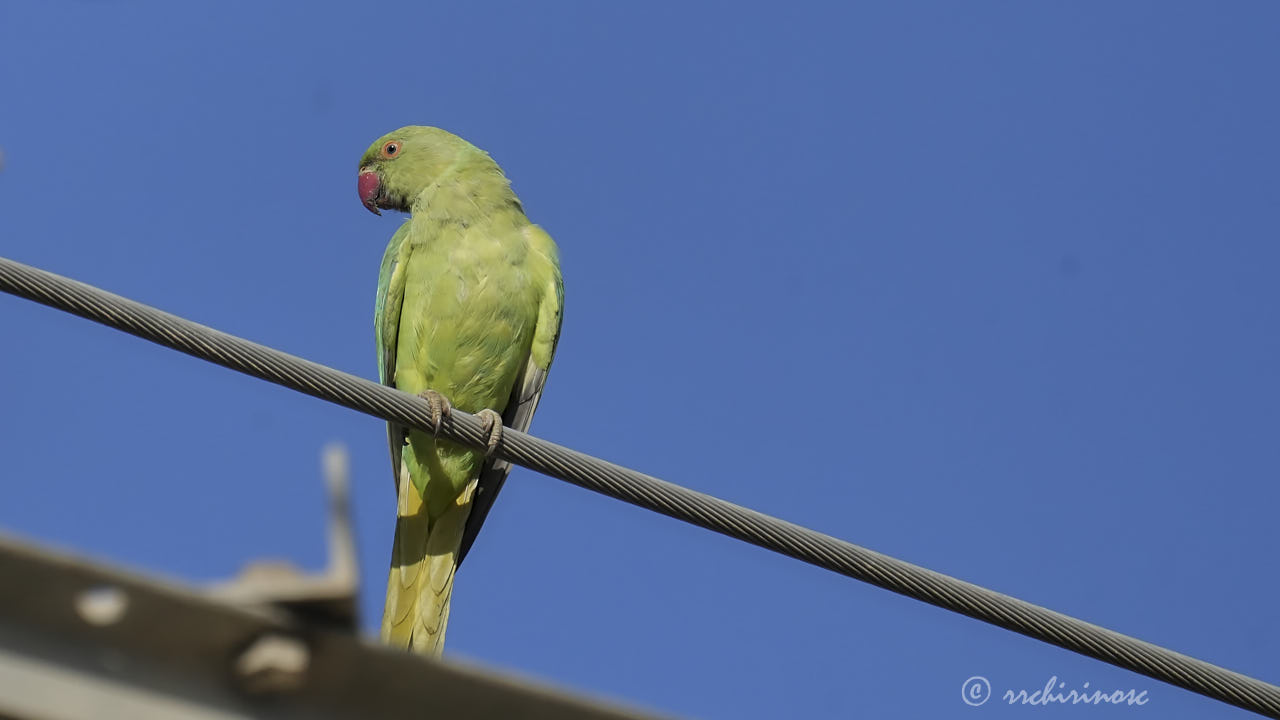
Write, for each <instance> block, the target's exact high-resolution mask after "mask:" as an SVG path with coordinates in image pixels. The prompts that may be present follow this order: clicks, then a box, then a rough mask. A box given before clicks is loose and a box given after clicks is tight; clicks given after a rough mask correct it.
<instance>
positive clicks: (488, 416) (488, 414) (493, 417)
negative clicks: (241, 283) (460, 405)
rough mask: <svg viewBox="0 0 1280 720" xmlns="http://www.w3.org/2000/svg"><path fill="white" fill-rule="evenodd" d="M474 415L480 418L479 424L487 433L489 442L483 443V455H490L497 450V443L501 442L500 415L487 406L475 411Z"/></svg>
mask: <svg viewBox="0 0 1280 720" xmlns="http://www.w3.org/2000/svg"><path fill="white" fill-rule="evenodd" d="M476 417H477V418H480V426H481V427H482V428H484V431H485V433H487V434H488V435H489V442H488V443H487V444H486V445H485V449H484V456H485V457H491V456H492V455H493V454H494V453H495V452H497V450H498V445H499V444H501V443H502V416H501V415H499V414H498V413H496V412H494V411H493V410H490V409H489V408H485V409H483V410H481V411H480V412H478V413H476Z"/></svg>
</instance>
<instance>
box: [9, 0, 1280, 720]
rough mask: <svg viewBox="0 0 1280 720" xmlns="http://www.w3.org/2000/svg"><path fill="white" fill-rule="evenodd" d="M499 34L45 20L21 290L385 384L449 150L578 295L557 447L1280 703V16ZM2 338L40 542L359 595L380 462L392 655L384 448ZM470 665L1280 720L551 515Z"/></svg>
mask: <svg viewBox="0 0 1280 720" xmlns="http://www.w3.org/2000/svg"><path fill="white" fill-rule="evenodd" d="M461 5H462V4H460V3H455V4H450V5H447V6H446V5H440V6H436V5H432V4H426V3H361V4H358V5H357V4H354V3H353V4H350V5H346V4H343V5H339V4H336V3H334V4H324V3H308V4H305V5H304V4H302V3H296V4H286V3H275V4H273V3H163V2H123V1H122V2H112V1H109V0H99V1H86V2H52V1H51V2H26V3H20V2H9V3H5V4H3V5H0V149H2V150H3V153H4V158H5V166H4V169H3V171H0V238H3V239H2V240H0V254H3V255H4V256H7V257H11V258H14V259H17V260H20V261H23V262H27V263H30V264H34V265H37V266H40V267H43V268H46V269H49V270H52V271H55V272H58V273H62V274H65V275H69V276H72V277H75V278H77V279H80V280H83V281H85V282H89V283H92V284H96V285H99V286H101V287H104V288H106V289H108V290H111V291H113V292H117V293H120V294H123V295H126V296H129V297H132V298H135V299H137V300H140V301H143V302H147V303H151V304H154V305H157V306H159V307H161V308H163V309H165V310H168V311H171V312H175V313H178V314H181V315H184V316H186V317H189V318H191V319H193V320H196V321H198V322H202V323H205V324H208V325H212V326H215V327H218V328H220V329H223V330H226V331H229V332H232V333H236V334H239V335H242V336H245V337H248V338H250V339H252V340H255V341H258V342H263V343H266V344H269V345H272V346H275V347H278V348H281V349H283V350H286V351H288V352H292V353H296V354H299V355H302V356H304V357H307V358H309V359H312V360H315V361H318V362H322V363H325V364H328V365H332V366H335V367H338V368H341V369H343V370H347V371H350V372H354V373H357V374H360V375H363V376H365V377H370V378H373V377H376V368H375V362H374V350H373V338H372V326H371V318H372V308H373V294H374V286H375V283H376V276H377V266H378V261H379V258H380V257H381V253H382V249H383V247H384V245H385V243H386V240H387V239H388V238H389V237H390V235H391V233H392V232H393V231H394V229H395V227H396V224H397V222H398V221H397V220H396V219H393V218H389V217H383V218H375V217H373V216H372V215H370V214H369V213H367V212H366V211H365V210H364V209H363V208H362V207H361V206H360V203H359V200H358V199H357V197H356V192H355V176H356V162H357V160H358V158H359V156H360V154H361V152H362V151H363V150H364V148H365V147H366V146H367V145H368V144H369V143H370V142H372V140H373V139H375V138H376V137H378V136H379V135H381V134H383V133H385V132H387V131H389V130H391V129H394V128H396V127H399V126H402V125H407V124H431V125H438V126H441V127H444V128H447V129H449V130H452V131H454V132H457V133H458V134H461V135H463V136H464V137H466V138H467V139H469V140H471V141H472V142H474V143H476V144H477V145H479V146H481V147H483V148H485V149H486V150H488V151H489V152H490V153H491V154H492V155H493V156H494V157H495V158H496V159H497V160H498V161H499V162H500V163H501V164H502V165H503V167H504V168H505V169H506V171H507V174H508V176H509V177H510V178H511V179H512V181H513V183H514V187H515V189H516V191H517V192H518V193H519V194H520V196H521V197H522V199H523V200H524V202H525V206H526V209H527V210H528V212H529V215H530V216H531V218H532V219H533V220H534V221H535V222H538V223H539V224H541V225H542V226H544V227H545V228H546V229H547V230H548V231H549V232H550V233H551V234H552V235H553V236H554V237H555V238H556V239H557V241H558V242H559V244H560V247H561V254H562V264H563V269H564V275H565V282H566V306H567V310H566V316H565V323H564V328H563V337H562V340H561V344H560V348H559V354H558V357H557V359H556V364H555V367H554V369H553V371H552V374H551V379H550V383H549V385H548V388H547V393H546V395H545V397H544V399H543V403H542V405H541V407H540V409H539V413H538V417H537V419H536V421H535V423H534V432H535V433H536V434H538V435H541V436H544V437H546V438H548V439H551V440H554V441H556V442H559V443H562V444H565V445H569V446H571V447H574V448H576V449H579V450H582V451H584V452H588V453H591V454H594V455H598V456H601V457H604V458H607V459H609V460H612V461H615V462H619V463H622V464H625V465H629V466H632V467H635V468H637V469H640V470H643V471H645V472H648V473H651V474H654V475H657V476H659V477H662V478H664V479H668V480H671V481H674V482H677V483H680V484H683V485H687V486H690V487H693V488H696V489H698V490H701V491H704V492H709V493H712V494H715V495H718V496H720V497H724V498H727V499H730V500H733V501H735V502H738V503H741V504H744V505H747V506H750V507H753V508H755V509H758V510H761V511H764V512H768V513H771V514H775V515H779V516H781V517H783V518H786V519H788V520H792V521H795V522H798V523H801V524H804V525H807V526H810V527H814V528H816V529H819V530H822V531H824V532H827V533H830V534H833V535H836V536H839V537H841V538H845V539H847V540H850V541H852V542H855V543H859V544H862V545H865V546H867V547H870V548H873V549H875V550H879V551H881V552H885V553H888V554H891V555H895V556H898V557H901V558H903V559H906V560H909V561H912V562H915V563H918V564H921V565H924V566H927V567H930V568H932V569H935V570H938V571H941V572H945V573H948V574H952V575H955V576H957V577H960V578H963V579H965V580H968V581H971V582H975V583H978V584H982V585H985V586H988V587H991V588H993V589H996V590H999V591H1001V592H1005V593H1008V594H1011V595H1014V596H1017V597H1020V598H1023V599H1026V600H1029V601H1032V602H1036V603H1039V604H1043V605H1046V606H1048V607H1050V608H1053V609H1055V610H1059V611H1061V612H1065V613H1069V614H1072V615H1075V616H1078V617H1081V618H1084V619H1086V620H1089V621H1091V622H1095V623H1098V624H1101V625H1105V626H1108V627H1111V628H1113V629H1116V630H1119V631H1121V632H1125V633H1129V634H1132V635H1136V636H1138V637H1141V638H1143V639H1146V640H1149V641H1152V642H1156V643H1159V644H1163V645H1166V646H1168V647H1171V648H1174V649H1176V650H1179V651H1181V652H1185V653H1188V654H1191V655H1195V656H1197V657H1200V658H1203V659H1205V660H1208V661H1211V662H1215V663H1218V664H1221V665H1225V666H1227V667H1229V668H1232V669H1235V670H1239V671H1241V672H1245V673H1248V674H1252V675H1255V676H1258V677H1261V678H1263V679H1266V680H1270V681H1277V680H1280V675H1277V674H1276V670H1275V658H1276V656H1277V654H1278V651H1280V647H1278V646H1280V631H1278V630H1277V620H1278V619H1280V611H1278V610H1277V605H1276V603H1275V597H1276V593H1277V590H1280V588H1278V587H1277V581H1276V579H1275V573H1274V572H1272V569H1273V567H1274V554H1273V548H1274V547H1275V546H1276V541H1277V539H1278V537H1280V529H1277V527H1276V523H1275V508H1276V504H1277V502H1278V501H1280V490H1278V489H1277V484H1276V482H1275V480H1276V478H1277V475H1278V474H1280V442H1277V432H1278V430H1280V374H1278V372H1277V368H1280V333H1277V331H1276V330H1277V322H1278V320H1280V317H1278V314H1280V286H1278V285H1277V283H1276V281H1275V272H1276V267H1277V266H1278V265H1280V244H1278V243H1277V231H1280V174H1278V173H1277V168H1278V167H1280V139H1278V137H1280V136H1278V134H1277V128H1280V100H1277V95H1276V92H1275V82H1276V72H1277V68H1278V67H1280V44H1278V43H1276V41H1275V29H1276V27H1277V26H1278V25H1280V5H1277V4H1276V3H1274V2H1269V1H1261V0H1258V1H1245V0H1240V1H1237V2H1232V3H1212V2H1194V3H1193V2H1177V1H1170V0H1162V1H1159V2H1156V1H1151V2H1076V3H1046V2H1029V3H1010V2H989V1H986V0H980V1H975V2H967V3H956V2H948V1H946V0H938V1H937V2H929V1H925V0H918V1H914V2H875V3H870V2H859V3H850V4H845V5H844V6H843V7H842V8H840V9H835V8H831V7H826V6H818V5H809V6H802V5H798V4H784V3H779V4H764V3H758V4H757V3H734V4H730V3H718V4H711V3H707V4H676V3H670V4H662V3H657V4H643V5H641V4H634V5H623V4H614V3H586V2H580V3H543V4H538V6H537V7H535V6H534V5H532V4H514V3H513V4H505V5H504V4H485V3H470V4H467V5H466V6H465V7H462V6H461ZM0 327H3V329H4V334H5V337H6V338H7V339H8V340H7V346H6V350H5V352H3V353H0V377H2V378H3V407H4V411H3V412H0V438H3V440H2V441H0V447H2V448H3V450H4V457H5V462H4V475H5V482H4V485H3V493H0V528H2V529H4V530H7V531H11V532H16V533H19V534H21V535H23V536H26V537H29V538H32V539H35V540H38V541H40V542H45V543H50V544H54V545H57V546H62V547H69V548H73V549H75V550H78V551H82V552H84V553H87V554H90V555H92V556H94V557H97V558H101V559H104V560H108V561H112V562H117V563H123V564H126V565H129V566H133V567H137V568H142V569H145V570H148V571H152V572H155V573H160V574H163V575H166V576H171V577H176V578H181V579H186V580H192V581H206V580H211V579H216V578H223V577H226V576H229V575H232V574H234V573H235V572H236V571H237V569H238V568H239V567H240V566H241V565H242V564H244V563H245V562H247V561H249V560H252V559H255V558H261V557H264V556H277V557H285V558H289V559H291V560H293V561H295V562H297V563H299V564H302V565H304V566H307V567H318V566H320V565H321V564H323V562H324V547H325V546H324V542H323V538H324V536H323V531H324V525H323V520H324V497H323V489H322V485H321V483H320V473H319V451H320V448H321V446H322V445H323V444H324V443H326V442H328V441H333V440H338V441H342V442H344V443H346V444H347V445H348V446H349V448H350V450H351V453H352V463H353V472H354V478H353V479H354V482H355V502H356V512H357V522H358V524H359V527H358V531H359V539H360V543H361V546H360V557H361V561H362V563H363V567H364V570H365V578H364V593H363V596H362V600H363V603H364V618H365V620H364V624H365V627H366V629H368V630H372V628H373V627H374V625H375V623H376V618H377V616H378V614H379V612H380V605H381V601H382V592H383V590H384V588H385V576H384V569H385V567H386V565H387V559H388V557H389V544H390V540H391V530H392V521H393V516H394V504H393V503H394V500H393V497H392V494H391V482H390V480H389V477H388V474H389V472H390V470H389V464H388V461H387V459H386V457H385V454H386V446H385V440H384V436H383V429H382V426H381V424H380V423H379V422H377V421H376V420H373V419H371V418H368V417H366V416H362V415H358V414H356V413H353V412H350V411H347V410H343V409H341V408H337V407H334V406H329V405H326V404H324V403H321V402H319V401H316V400H313V399H310V398H306V397H303V396H300V395H297V394H294V393H292V392H289V391H286V390H283V389H281V388H277V387H274V386H271V385H268V384H265V383H262V382H259V381H256V380H252V379H249V378H246V377H243V376H239V375H236V374H233V373H230V372H228V371H225V370H223V369H220V368H217V367H214V366H211V365H207V364H203V363H200V362H198V361H196V360H193V359H190V358H187V357H185V356H182V355H179V354H176V353H173V352H170V351H167V350H163V349H160V348H157V347H156V346H153V345H150V344H147V343H144V342H140V341H138V340H136V339H134V338H131V337H128V336H125V335H122V334H119V333H116V332H114V331H110V330H106V329H103V328H101V327H97V326H94V325H91V324H89V323H87V322H85V321H82V320H79V319H76V318H72V317H70V316H67V315H63V314H60V313H57V312H55V311H52V310H49V309H46V308H43V307H40V306H36V305H34V304H31V303H28V302H25V301H20V300H17V299H14V298H8V299H6V298H0ZM685 429H692V432H685V431H684V430H685ZM449 652H450V653H451V654H453V655H454V656H456V657H461V658H466V659H469V660H473V661H478V662H481V663H484V664H487V665H492V666H496V667H501V668H507V669H511V670H515V671H517V672H519V673H522V674H525V675H528V676H532V677H535V678H540V679H543V680H546V681H550V682H553V683H556V684H559V685H562V686H566V687H569V688H575V689H578V690H581V691H586V692H589V693H592V694H596V695H600V696H604V697H609V698H616V699H620V700H623V701H626V702H629V703H632V704H635V705H638V706H641V707H647V708H652V709H654V710H658V711H663V712H667V713H671V714H674V715H682V716H691V717H707V718H713V717H714V718H778V717H833V718H840V717H861V716H867V717H879V718H898V717H900V718H915V717H988V718H994V717H1011V718H1016V717H1030V716H1032V715H1037V716H1038V715H1044V716H1053V717H1066V716H1068V715H1070V716H1071V717H1084V716H1086V715H1087V716H1089V717H1091V718H1103V717H1117V718H1119V717H1160V718H1218V717H1221V718H1235V717H1246V716H1247V714H1246V713H1244V712H1243V711H1238V710H1235V709H1233V708H1230V707H1227V706H1224V705H1221V704H1219V703H1216V702H1214V701H1210V700H1207V699H1204V698H1200V697H1198V696H1195V695H1193V694H1191V693H1188V692H1185V691H1182V690H1178V689H1175V688H1173V687H1169V686H1165V685H1162V684H1159V683H1157V682H1155V681H1153V680H1148V679H1146V678H1144V677H1141V676H1138V675H1135V674H1132V673H1129V672H1126V671H1122V670H1118V669H1115V668H1112V667H1110V666H1107V665H1104V664H1101V663H1098V662H1096V661H1092V660H1088V659H1085V658H1081V657H1078V656H1075V655H1073V654H1071V653H1068V652H1066V651H1064V650H1059V649H1057V648H1054V647H1050V646H1047V645H1044V644H1041V643H1038V642H1036V641H1033V640H1029V639H1026V638H1023V637H1020V636H1017V635H1014V634H1011V633H1009V632H1006V631H1003V630H999V629H996V628H993V627H990V626H986V625H983V624H981V623H977V622H975V621H972V620H969V619H967V618H964V617H960V616H957V615H953V614H950V613H947V612H944V611H942V610H939V609H936V608H933V607H930V606H927V605H924V604H921V603H918V602H915V601H912V600H909V599H906V598H903V597H900V596H896V595H893V594H890V593H887V592H884V591H882V590H879V589H876V588H873V587H870V586H867V585H862V584H859V583H857V582H854V581H850V580H847V579H845V578H842V577H838V576H836V575H833V574H830V573H827V572H825V571H822V570H818V569H816V568H812V567H808V566H805V565H801V564H799V563H796V562H794V561H791V560H788V559H785V558H782V557H780V556H775V555H772V554H770V553H767V552H764V551H762V550H759V549H756V548H754V547H749V546H746V545H743V544H740V543H736V542H734V541H731V540H728V539H725V538H722V537H719V536H715V535H712V534H710V533H707V532H705V531H702V530H698V529H696V528H693V527H689V526H685V525H682V524H679V523H677V522H675V521H672V520H669V519H666V518H663V517H659V516H656V515H652V514H649V513H646V512H643V511H640V510H637V509H635V508H632V507H629V506H626V505H623V504H621V503H618V502H615V501H612V500H609V499H606V498H603V497H599V496H595V495H592V494H590V493H587V492H584V491H582V490H579V489H576V488H573V487H570V486H567V485H565V484H562V483H560V482H558V481H555V480H551V479H548V478H544V477H542V476H539V475H536V474H534V473H531V472H528V471H524V470H517V471H516V472H515V474H514V475H513V476H512V479H511V481H510V482H509V483H508V484H507V487H506V489H505V490H504V492H503V496H502V498H501V499H500V501H499V503H498V505H497V506H496V508H495V509H494V511H493V513H492V514H491V515H490V519H489V521H488V523H487V525H486V528H485V531H484V533H483V534H482V535H481V537H480V540H479V542H478V543H477V545H476V547H475V550H474V551H473V553H472V555H471V556H470V558H469V559H468V561H467V564H466V566H464V568H463V569H462V571H461V572H460V574H459V576H458V581H457V587H456V590H455V594H454V608H453V612H452V615H451V622H450V629H449ZM973 675H982V676H985V677H987V678H989V680H990V682H991V685H992V687H993V688H994V689H995V690H996V692H997V693H1000V692H1002V691H1003V690H1006V689H1014V690H1017V689H1022V688H1025V689H1029V690H1034V689H1035V688H1038V687H1042V686H1043V685H1044V684H1045V682H1046V681H1047V680H1048V678H1050V677H1052V676H1057V677H1059V678H1061V679H1062V680H1063V681H1065V682H1067V683H1068V687H1081V686H1083V684H1084V683H1085V682H1088V683H1090V687H1092V688H1098V687H1104V688H1119V689H1129V688H1135V689H1138V690H1146V691H1147V692H1148V696H1149V698H1150V702H1149V703H1148V704H1147V705H1146V706H1143V707H1140V708H1133V707H1121V708H1079V707H1076V708H1070V709H1066V708H1026V707H1008V706H1003V707H1002V706H1001V705H1000V703H998V702H997V701H995V700H993V701H992V702H990V703H988V704H987V705H984V706H982V707H979V708H970V707H967V706H965V705H964V704H963V703H962V702H961V698H960V688H961V684H962V683H963V682H964V681H965V679H966V678H968V677H970V676H973ZM424 702H428V700H427V699H424Z"/></svg>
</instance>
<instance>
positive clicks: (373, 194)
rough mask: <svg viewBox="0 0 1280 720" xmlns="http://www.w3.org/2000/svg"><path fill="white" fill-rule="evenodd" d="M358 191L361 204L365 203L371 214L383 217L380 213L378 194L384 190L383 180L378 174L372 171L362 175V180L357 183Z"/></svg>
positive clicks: (366, 171)
mask: <svg viewBox="0 0 1280 720" xmlns="http://www.w3.org/2000/svg"><path fill="white" fill-rule="evenodd" d="M356 189H357V190H359V191H360V202H362V203H364V206H365V207H366V208H368V210H369V212H371V213H373V214H374V215H381V214H382V213H380V212H378V192H379V191H380V190H382V180H381V179H380V178H379V177H378V173H376V172H373V171H372V170H365V171H364V172H362V173H360V179H359V180H358V181H356Z"/></svg>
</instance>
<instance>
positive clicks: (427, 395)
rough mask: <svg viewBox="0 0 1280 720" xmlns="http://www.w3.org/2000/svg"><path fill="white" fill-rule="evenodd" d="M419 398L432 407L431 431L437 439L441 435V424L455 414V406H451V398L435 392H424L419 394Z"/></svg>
mask: <svg viewBox="0 0 1280 720" xmlns="http://www.w3.org/2000/svg"><path fill="white" fill-rule="evenodd" d="M418 397H420V398H422V399H423V400H426V401H427V405H429V406H430V407H431V431H432V434H434V435H436V436H437V437H438V436H439V435H440V424H441V423H443V422H444V419H445V418H447V417H449V416H450V415H451V414H453V405H450V404H449V398H447V397H445V396H443V395H441V394H440V393H438V392H436V391H435V390H423V391H422V392H420V393H418Z"/></svg>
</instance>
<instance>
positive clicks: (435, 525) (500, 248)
mask: <svg viewBox="0 0 1280 720" xmlns="http://www.w3.org/2000/svg"><path fill="white" fill-rule="evenodd" d="M359 172H360V174H359V181H358V189H359V192H360V200H361V202H363V203H364V206H365V207H366V208H368V209H369V210H371V211H372V212H374V213H375V214H381V213H379V212H378V210H379V208H381V209H384V210H399V211H401V212H408V213H411V217H410V218H409V219H408V220H407V221H406V222H405V223H404V224H403V225H401V226H400V229H399V230H397V231H396V233H395V235H393V236H392V238H391V242H390V244H388V245H387V250H386V254H385V255H384V256H383V258H382V270H381V272H380V274H379V276H378V297H377V305H376V310H375V317H374V329H375V333H376V336H377V344H378V365H379V375H380V377H381V379H382V382H383V383H384V384H386V385H390V386H392V387H396V388H399V389H400V390H403V391H405V392H409V393H414V394H419V395H421V396H422V397H424V398H425V399H426V400H427V401H428V402H429V403H431V406H432V414H433V418H434V419H435V421H436V428H437V429H438V428H439V422H440V420H441V419H442V417H443V416H446V415H448V413H449V412H450V408H451V407H456V408H459V409H461V410H464V411H466V412H470V413H476V414H478V415H479V416H480V418H481V420H482V421H484V422H485V425H486V428H487V429H488V430H489V432H490V443H489V452H490V453H491V452H492V450H493V449H494V448H495V447H496V445H497V443H498V441H499V439H500V437H501V429H502V426H503V425H506V426H508V427H512V428H516V429H517V430H522V431H523V430H527V429H528V428H529V422H530V420H532V418H533V412H534V409H535V408H537V406H538V399H539V397H540V396H541V395H542V387H543V384H544V383H545V382H546V379H547V370H548V369H549V368H550V367H551V359H552V356H553V355H554V354H555V349H556V341H557V340H558V338H559V335H560V318H561V303H562V301H563V286H562V284H561V279H560V266H559V261H558V259H557V250H556V245H555V243H554V242H553V241H552V240H551V238H550V236H548V235H547V233H545V232H544V231H543V230H542V229H541V228H539V227H538V226H537V225H534V224H532V223H530V222H529V219H528V218H526V217H525V214H524V210H523V208H522V207H521V205H520V200H519V199H518V198H517V197H516V195H515V193H513V192H512V191H511V187H510V183H509V182H508V181H507V178H506V176H504V175H503V174H502V170H501V169H500V168H499V167H498V165H497V163H495V162H494V161H493V160H492V159H491V158H490V157H489V155H488V154H487V153H485V152H484V151H483V150H480V149H479V148H477V147H475V146H474V145H471V144H470V143H468V142H467V141H465V140H463V139H462V138H459V137H457V136H456V135H452V134H450V133H448V132H445V131H444V130H440V129H438V128H432V127H420V126H410V127H405V128H401V129H399V130H396V131H395V132H392V133H389V134H387V135H384V136H383V137H381V138H379V139H378V140H377V141H376V142H374V143H373V145H371V146H369V149H368V150H367V151H366V152H365V153H364V156H363V157H362V158H360V171H359ZM387 435H388V439H389V441H390V446H391V466H392V471H393V475H394V477H395V481H396V494H397V499H398V503H397V517H396V531H395V540H394V543H393V547H392V557H391V573H390V578H389V579H388V582H387V604H386V609H385V611H384V613H383V618H382V638H383V640H384V641H385V642H387V643H389V644H391V645H394V646H398V647H404V648H411V649H413V650H415V651H418V652H423V653H428V654H433V655H438V654H439V653H440V651H441V648H442V647H443V645H444V631H445V625H446V623H447V621H448V618H449V597H450V595H451V594H452V590H453V577H454V571H455V570H456V569H457V566H458V564H459V563H460V562H462V559H463V557H464V556H465V555H466V553H467V550H468V549H469V548H470V547H471V543H472V542H473V541H474V540H475V536H476V533H477V532H478V531H479V529H480V525H481V524H482V523H483V522H484V518H485V516H486V515H487V514H488V512H489V508H490V507H491V506H492V504H493V501H494V498H495V497H496V496H497V494H498V491H499V490H500V489H501V488H502V483H503V481H504V480H505V479H506V477H507V474H508V473H509V472H510V470H511V466H510V465H509V464H507V463H506V462H503V461H501V460H497V459H495V458H492V457H489V453H486V451H483V450H472V449H469V448H466V447H463V446H461V445H457V444H454V443H451V442H447V441H444V440H439V439H437V438H436V437H435V436H434V434H433V433H429V432H420V431H417V430H409V431H406V430H405V428H403V427H401V426H398V425H396V424H394V423H391V424H389V426H388V428H387Z"/></svg>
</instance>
